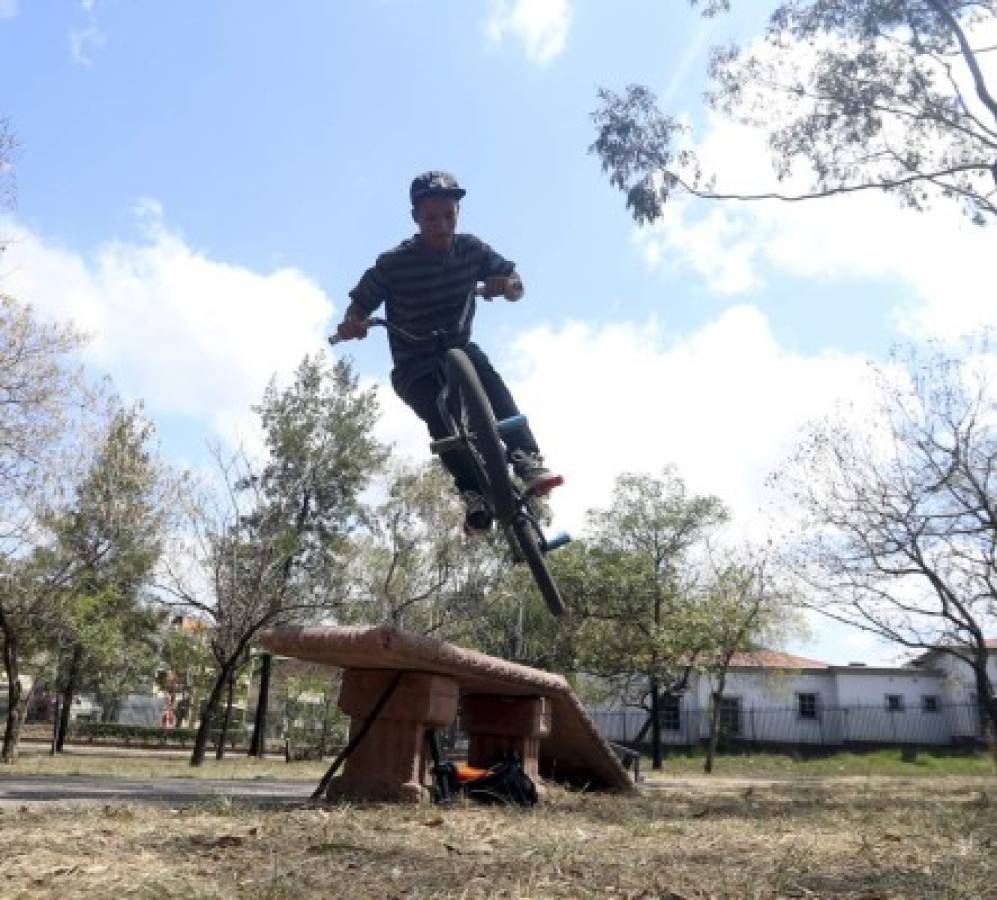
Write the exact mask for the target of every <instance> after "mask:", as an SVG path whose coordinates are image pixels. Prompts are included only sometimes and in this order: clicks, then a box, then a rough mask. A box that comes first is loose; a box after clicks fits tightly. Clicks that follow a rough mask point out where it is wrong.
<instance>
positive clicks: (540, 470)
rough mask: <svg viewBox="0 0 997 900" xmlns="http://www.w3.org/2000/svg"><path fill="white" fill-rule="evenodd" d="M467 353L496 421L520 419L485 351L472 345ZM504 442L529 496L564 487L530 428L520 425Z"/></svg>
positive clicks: (509, 395) (508, 392)
mask: <svg viewBox="0 0 997 900" xmlns="http://www.w3.org/2000/svg"><path fill="white" fill-rule="evenodd" d="M465 352H466V353H467V355H468V357H469V358H470V360H471V362H472V363H473V364H474V368H475V371H476V372H477V373H478V379H479V380H480V381H481V386H482V387H483V388H484V389H485V393H486V394H487V395H488V399H489V401H490V402H491V404H492V412H494V413H495V418H496V419H498V420H500V421H501V420H502V419H508V418H511V417H512V416H518V415H519V407H517V406H516V401H515V400H513V398H512V393H511V392H510V391H509V388H507V387H506V385H505V382H504V381H503V380H502V376H501V375H499V373H498V372H496V371H495V368H494V367H493V366H492V364H491V362H490V361H489V359H488V357H487V356H486V355H485V353H484V351H483V350H482V349H481V348H480V347H479V346H478V345H477V344H474V343H470V344H468V345H467V347H466V348H465ZM502 439H503V440H504V441H505V446H506V450H507V451H508V454H509V460H510V462H511V463H512V465H513V468H514V469H515V470H516V474H517V475H518V476H519V477H520V479H522V481H523V482H524V483H525V484H526V491H527V493H529V494H536V495H541V494H546V493H547V492H548V491H550V490H552V489H553V488H555V487H557V486H558V485H560V484H564V478H562V477H561V476H560V475H558V474H557V473H556V472H552V471H551V470H550V469H548V468H547V466H545V465H544V461H543V457H542V456H541V455H540V448H539V447H538V446H537V440H536V438H535V437H533V432H532V431H530V427H529V425H521V426H519V427H518V428H514V429H512V430H510V431H507V432H506V433H505V434H504V435H503V438H502Z"/></svg>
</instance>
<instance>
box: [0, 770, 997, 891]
mask: <svg viewBox="0 0 997 900" xmlns="http://www.w3.org/2000/svg"><path fill="white" fill-rule="evenodd" d="M995 803H997V780H994V779H990V778H974V779H956V778H946V779H939V780H937V781H934V780H929V779H924V778H920V779H917V780H909V781H906V780H896V779H886V778H881V779H869V780H862V779H846V780H835V779H828V780H825V781H821V782H807V783H806V784H805V785H800V784H786V783H781V784H774V783H763V782H758V783H756V784H753V785H749V786H745V783H744V782H743V781H742V782H736V781H733V780H726V781H721V782H708V781H707V780H706V779H699V780H693V779H689V780H687V781H685V782H683V783H681V784H679V785H674V786H668V785H662V786H660V787H657V788H655V789H653V790H648V791H646V792H645V793H644V794H643V795H641V796H639V797H635V798H629V799H626V798H620V797H607V796H596V795H584V794H570V793H567V792H564V791H561V790H559V789H554V790H552V791H551V793H550V795H549V797H548V798H547V800H546V801H545V803H544V804H543V805H542V807H541V808H539V809H537V810H535V811H526V812H524V811H521V810H518V809H504V808H498V809H495V808H484V807H478V806H467V805H458V806H456V807H455V808H452V809H449V810H444V811H440V810H437V809H434V808H432V807H428V806H424V807H396V806H384V805H370V806H350V805H341V806H329V807H309V806H301V805H297V806H293V807H292V806H288V807H282V808H275V807H270V808H263V807H256V806H245V805H241V804H234V805H233V804H228V803H225V802H215V803H212V804H208V805H203V804H201V805H194V806H189V807H185V808H179V807H173V808H171V807H170V806H169V805H163V804H159V805H151V806H146V807H136V806H90V807H79V806H77V807H73V808H69V807H63V808H59V807H54V806H50V805H48V806H46V805H36V806H33V807H31V808H27V807H22V808H10V807H8V808H6V809H4V810H2V812H0V835H2V844H3V860H4V864H3V866H2V868H0V896H3V897H11V898H16V897H48V896H59V897H60V898H69V897H84V896H85V897H147V898H168V897H169V898H173V897H259V898H292V897H294V898H297V897H309V896H316V897H318V896H326V897H328V896H343V897H347V896H348V897H350V898H367V897H370V898H382V897H411V898H420V897H424V898H430V897H432V898H436V897H467V898H475V897H509V898H525V897H566V898H567V897H570V898H576V897H662V898H671V900H681V898H688V900H692V898H707V897H719V898H727V897H731V898H740V897H744V898H767V897H828V898H831V897H833V898H862V900H873V898H888V897H896V898H911V897H953V898H954V897H965V898H973V900H980V898H986V897H997V806H995Z"/></svg>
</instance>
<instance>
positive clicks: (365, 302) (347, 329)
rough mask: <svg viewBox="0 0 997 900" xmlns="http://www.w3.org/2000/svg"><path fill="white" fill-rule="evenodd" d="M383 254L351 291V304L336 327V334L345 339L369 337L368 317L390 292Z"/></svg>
mask: <svg viewBox="0 0 997 900" xmlns="http://www.w3.org/2000/svg"><path fill="white" fill-rule="evenodd" d="M383 269H384V265H383V256H381V257H378V259H377V262H376V263H375V264H374V266H373V267H372V268H370V269H368V270H367V271H366V272H364V275H363V278H361V279H360V281H359V282H358V283H357V286H356V287H355V288H353V290H352V291H350V301H351V302H350V305H349V306H348V307H346V312H345V313H344V314H343V321H342V322H340V323H339V325H338V326H337V327H336V334H337V335H339V337H341V338H342V339H343V340H347V341H351V340H359V339H361V338H365V337H367V318H368V316H370V315H371V313H373V312H374V310H375V309H377V308H378V307H379V306H380V305H381V302H382V300H383V298H384V297H386V296H387V295H388V293H389V288H388V280H387V277H386V276H385V273H384V271H383Z"/></svg>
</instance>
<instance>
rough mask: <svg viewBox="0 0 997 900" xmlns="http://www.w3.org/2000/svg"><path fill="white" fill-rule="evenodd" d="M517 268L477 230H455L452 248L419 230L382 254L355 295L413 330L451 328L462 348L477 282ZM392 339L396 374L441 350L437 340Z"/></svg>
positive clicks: (423, 332)
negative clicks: (426, 241) (439, 247)
mask: <svg viewBox="0 0 997 900" xmlns="http://www.w3.org/2000/svg"><path fill="white" fill-rule="evenodd" d="M515 268H516V266H515V263H512V262H510V261H509V260H507V259H505V258H503V257H502V256H500V255H499V254H498V253H496V252H495V251H494V250H492V248H491V247H489V246H488V244H486V243H485V242H484V241H481V240H479V239H478V238H476V237H475V236H474V235H473V234H456V235H454V239H453V241H452V243H451V244H450V249H449V250H448V251H447V252H446V253H441V252H439V251H436V250H430V249H428V248H427V247H425V246H423V245H422V243H421V242H420V240H419V237H418V235H416V236H415V237H413V238H410V239H409V240H406V241H402V243H400V244H399V245H398V246H397V247H395V248H394V249H393V250H388V251H387V252H386V253H382V254H381V255H380V256H379V257H378V258H377V262H375V263H374V266H373V268H370V269H368V270H367V271H366V272H364V275H363V277H362V278H361V279H360V281H359V283H358V284H357V286H356V287H355V288H353V290H352V291H350V299H351V300H353V302H354V303H356V304H357V305H358V306H359V307H360V308H361V309H363V310H364V311H365V312H366V313H367V314H368V315H370V314H371V313H373V312H374V310H376V309H377V308H378V307H379V306H380V305H381V304H382V303H384V307H385V313H386V315H385V317H386V318H387V320H388V321H389V322H390V323H391V324H392V325H397V326H398V327H399V328H404V329H405V330H406V331H409V332H411V333H412V334H416V335H429V333H430V332H432V331H434V330H436V329H445V330H446V331H448V332H451V333H452V334H453V338H452V340H450V341H448V344H449V346H452V347H461V346H464V345H466V344H467V342H468V341H469V340H470V338H471V322H472V320H473V319H474V307H475V302H474V298H473V291H474V287H475V285H476V284H477V283H478V282H479V281H484V280H485V279H486V278H489V277H490V276H492V275H511V274H512V272H513V271H514V270H515ZM468 295H472V296H471V301H470V304H469V307H468V308H467V313H466V317H465V319H464V321H463V323H462V322H461V315H462V313H464V311H465V304H467V302H468ZM388 343H389V346H390V347H391V357H392V359H393V360H394V363H395V372H396V373H399V370H401V371H402V372H404V371H405V370H406V369H408V368H409V367H412V368H417V367H420V364H421V363H424V362H425V361H426V360H427V358H431V357H432V355H433V354H434V352H435V350H436V348H435V346H434V344H433V342H432V341H431V340H427V341H426V342H425V343H421V344H412V343H408V342H406V341H405V340H404V339H402V338H399V337H397V336H396V335H393V334H389V336H388Z"/></svg>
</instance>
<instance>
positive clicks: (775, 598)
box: [696, 552, 802, 774]
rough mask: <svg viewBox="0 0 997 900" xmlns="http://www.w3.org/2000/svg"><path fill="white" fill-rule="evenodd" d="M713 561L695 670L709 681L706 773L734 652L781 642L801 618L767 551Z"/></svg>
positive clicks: (704, 597)
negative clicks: (778, 584) (778, 580)
mask: <svg viewBox="0 0 997 900" xmlns="http://www.w3.org/2000/svg"><path fill="white" fill-rule="evenodd" d="M725 555H727V556H728V561H726V562H724V563H723V564H721V565H714V568H713V571H712V573H711V574H710V576H709V577H708V580H707V583H706V585H705V588H704V590H703V593H702V597H701V599H700V601H699V602H700V604H701V605H702V607H703V609H702V612H703V613H704V614H703V615H702V617H701V620H702V621H703V623H704V625H705V629H706V633H705V635H704V637H705V640H703V645H702V649H701V651H700V655H699V658H698V659H697V661H696V662H697V668H698V669H699V671H701V672H702V673H703V674H704V675H705V676H706V677H707V678H708V679H709V682H710V684H711V691H710V700H711V706H710V732H709V739H708V742H707V749H706V760H705V762H704V771H705V772H706V773H707V774H709V773H710V772H712V771H713V763H714V759H715V757H716V751H717V743H718V738H719V736H720V704H721V699H722V698H723V695H724V687H725V686H726V682H727V672H728V670H729V669H730V664H731V660H732V659H733V657H734V655H735V654H736V653H744V652H749V651H752V650H758V649H760V648H762V647H765V646H772V645H773V644H776V643H779V642H780V641H782V640H783V639H784V638H785V636H786V634H787V633H788V631H790V630H795V631H800V630H802V622H801V621H800V619H799V617H798V615H797V614H796V613H794V611H793V609H792V608H791V606H790V605H789V603H788V602H787V599H786V596H785V595H784V594H782V593H780V591H779V590H778V589H777V588H776V585H775V581H774V579H773V578H772V577H771V576H770V575H769V572H768V560H767V558H766V554H759V553H757V552H748V553H744V554H741V555H740V558H737V557H735V558H733V559H730V558H729V557H730V554H729V552H728V554H725Z"/></svg>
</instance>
